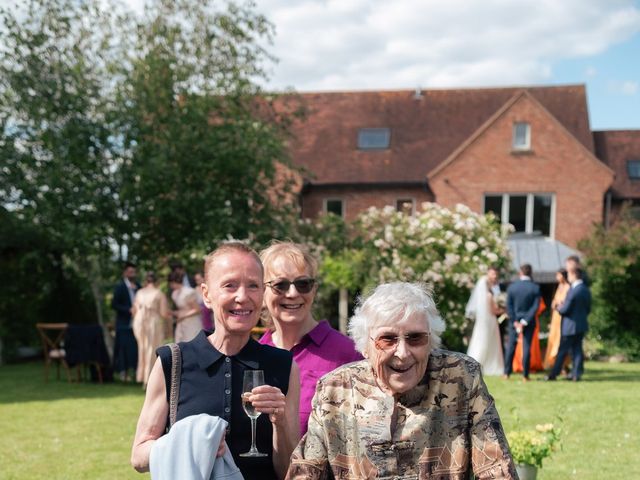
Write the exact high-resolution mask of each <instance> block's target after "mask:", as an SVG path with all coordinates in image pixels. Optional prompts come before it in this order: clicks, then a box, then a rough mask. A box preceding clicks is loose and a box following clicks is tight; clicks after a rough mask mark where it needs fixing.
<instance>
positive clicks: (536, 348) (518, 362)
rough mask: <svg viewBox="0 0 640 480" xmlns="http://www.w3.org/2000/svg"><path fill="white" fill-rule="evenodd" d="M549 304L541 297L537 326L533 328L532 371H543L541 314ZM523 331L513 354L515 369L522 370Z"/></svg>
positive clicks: (516, 370)
mask: <svg viewBox="0 0 640 480" xmlns="http://www.w3.org/2000/svg"><path fill="white" fill-rule="evenodd" d="M545 308H547V305H546V304H545V303H544V299H543V298H542V297H540V305H539V306H538V311H537V312H536V327H535V329H534V330H533V337H532V338H531V360H530V361H531V364H530V365H529V371H530V372H540V371H542V353H541V351H540V314H541V313H542V312H544V310H545ZM522 353H523V352H522V333H520V335H519V336H518V344H517V345H516V351H515V353H514V354H513V364H512V365H513V371H514V372H522Z"/></svg>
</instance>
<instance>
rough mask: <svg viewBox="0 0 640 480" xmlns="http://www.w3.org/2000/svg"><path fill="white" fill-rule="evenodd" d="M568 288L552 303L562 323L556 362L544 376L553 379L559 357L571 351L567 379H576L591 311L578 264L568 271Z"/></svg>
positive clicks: (582, 362) (586, 288)
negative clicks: (564, 294) (557, 301)
mask: <svg viewBox="0 0 640 480" xmlns="http://www.w3.org/2000/svg"><path fill="white" fill-rule="evenodd" d="M567 274H568V277H569V282H571V289H570V290H569V293H567V298H565V300H564V302H563V303H561V304H560V305H558V306H557V307H556V309H557V310H558V312H559V313H560V315H562V327H561V331H562V333H561V337H560V347H559V348H558V355H557V357H556V363H555V364H554V365H553V368H552V369H551V373H550V374H549V376H548V377H547V380H555V379H556V377H557V376H558V374H559V373H560V370H562V360H563V359H564V357H565V355H566V354H567V353H569V352H571V357H572V360H573V369H572V372H571V377H570V378H569V379H570V380H573V381H574V382H577V381H578V380H580V377H581V376H582V371H583V369H584V353H583V351H582V339H583V338H584V334H585V333H587V330H588V329H589V324H588V323H587V317H588V316H589V313H590V312H591V292H590V291H589V287H587V285H586V284H585V283H584V280H583V278H584V272H583V271H582V269H581V268H580V267H579V266H573V268H571V269H570V270H569V271H568V272H567Z"/></svg>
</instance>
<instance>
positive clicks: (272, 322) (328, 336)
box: [260, 242, 362, 435]
mask: <svg viewBox="0 0 640 480" xmlns="http://www.w3.org/2000/svg"><path fill="white" fill-rule="evenodd" d="M260 258H261V259H262V264H263V265H264V278H265V285H267V287H268V288H267V289H266V291H265V294H264V303H265V306H266V307H267V311H268V318H267V321H266V323H267V324H268V325H269V328H268V330H267V332H266V333H265V334H264V335H263V337H262V338H261V339H260V343H262V344H265V345H273V346H276V347H279V348H284V349H285V350H289V351H290V352H291V353H292V354H293V359H294V360H295V362H296V363H297V364H298V367H299V368H300V408H299V412H300V431H301V433H302V434H303V435H304V434H305V432H306V431H307V422H308V419H309V414H310V412H311V399H312V397H313V394H314V392H315V390H316V383H317V381H318V379H319V378H320V377H321V376H322V375H324V374H325V373H328V372H330V371H332V370H333V369H335V368H337V367H339V366H341V365H343V364H345V363H349V362H353V361H356V360H362V355H360V353H358V352H357V351H356V349H355V346H354V344H353V341H352V340H351V339H350V338H349V337H347V336H345V335H343V334H341V333H340V332H338V331H336V330H334V329H333V328H331V325H329V323H328V322H327V321H326V320H322V321H320V322H318V321H317V320H315V319H314V317H313V313H312V309H313V301H314V299H315V296H316V292H317V290H318V282H317V280H316V277H317V274H318V262H317V261H316V259H315V258H314V257H313V256H312V255H311V253H310V252H309V250H308V249H307V248H306V247H305V246H303V245H300V244H296V243H292V242H275V243H273V244H272V245H271V246H269V247H268V248H266V249H265V250H263V251H262V252H261V253H260Z"/></svg>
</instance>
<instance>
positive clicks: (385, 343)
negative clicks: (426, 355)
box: [371, 332, 431, 351]
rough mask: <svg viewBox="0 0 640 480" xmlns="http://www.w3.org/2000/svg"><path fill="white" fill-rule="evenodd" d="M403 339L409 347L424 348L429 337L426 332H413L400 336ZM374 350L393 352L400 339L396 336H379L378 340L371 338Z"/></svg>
mask: <svg viewBox="0 0 640 480" xmlns="http://www.w3.org/2000/svg"><path fill="white" fill-rule="evenodd" d="M402 336H403V337H404V341H405V342H406V344H407V345H408V346H410V347H424V346H425V345H426V344H427V343H429V338H430V337H431V335H429V333H428V332H413V333H407V334H405V335H402ZM371 340H373V342H374V344H375V346H376V348H377V349H378V350H384V351H389V350H395V349H396V348H397V347H398V342H399V341H400V337H399V336H398V335H392V334H389V335H380V336H379V337H378V338H375V339H374V338H372V339H371Z"/></svg>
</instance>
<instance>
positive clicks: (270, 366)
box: [131, 243, 300, 479]
mask: <svg viewBox="0 0 640 480" xmlns="http://www.w3.org/2000/svg"><path fill="white" fill-rule="evenodd" d="M262 277H263V272H262V264H261V263H260V261H259V258H258V256H257V254H256V253H255V252H254V251H253V250H251V249H249V248H248V247H246V246H245V245H243V244H241V243H228V244H223V245H222V246H221V247H219V248H218V249H217V250H215V251H214V252H212V253H211V254H209V255H208V256H207V259H206V260H205V279H206V283H205V284H203V285H202V291H203V300H204V302H205V304H206V305H207V306H208V307H209V308H211V309H212V310H213V312H214V315H215V327H216V328H215V331H214V333H213V334H211V335H209V336H208V337H207V336H206V334H205V332H200V334H199V335H198V336H197V337H196V338H195V339H193V340H192V341H190V342H185V343H180V350H181V356H182V370H181V378H180V389H179V396H178V408H177V420H180V419H182V418H185V417H188V416H191V415H196V414H200V413H207V414H210V415H216V416H219V417H220V418H223V419H225V420H226V421H227V422H228V423H229V427H228V432H227V435H226V445H227V448H229V450H230V451H231V453H232V455H233V457H234V461H235V462H236V465H237V466H238V467H239V468H240V471H241V472H242V474H243V476H244V477H245V478H246V479H252V478H260V479H263V478H264V479H271V478H273V479H277V478H280V479H281V478H284V476H285V474H286V471H287V468H288V465H289V458H290V456H291V452H292V451H293V449H294V447H295V446H296V444H297V442H298V440H299V436H300V435H299V426H298V401H299V390H300V385H299V378H298V376H299V372H298V368H297V366H296V364H295V362H293V360H292V356H291V354H290V353H289V352H287V351H285V350H280V349H277V348H273V347H269V346H267V345H260V344H259V343H258V342H256V341H254V340H253V339H251V329H252V328H253V327H254V326H255V325H256V324H257V321H258V316H259V313H260V310H261V307H262V299H263V298H262V297H263V294H264V284H263V278H262ZM158 355H159V358H158V359H157V361H156V363H155V365H154V367H153V371H152V372H151V376H150V378H149V384H148V387H147V395H146V398H145V403H144V405H143V407H142V412H141V413H140V418H139V420H138V426H137V429H136V436H135V439H134V444H133V449H132V455H131V462H132V464H133V466H134V467H135V468H136V470H138V471H141V472H142V471H148V469H149V454H150V451H151V448H152V446H153V443H154V442H155V440H156V439H158V438H159V437H160V436H162V435H163V434H164V433H165V429H166V425H167V418H168V412H169V399H168V391H169V386H170V372H171V354H170V351H169V348H167V347H160V348H159V349H158ZM247 369H249V370H263V371H264V375H265V385H263V386H261V387H256V388H254V389H253V391H252V395H251V397H250V401H251V402H252V403H253V405H254V406H255V408H256V410H258V411H260V412H261V413H262V415H260V417H259V418H258V426H257V447H258V450H260V451H261V452H263V453H266V454H267V455H268V456H267V457H262V458H247V457H240V456H239V454H240V453H244V452H247V451H248V450H249V448H250V445H251V423H250V420H249V417H248V416H247V415H246V414H245V413H244V410H243V409H242V404H241V394H242V379H243V372H244V371H245V370H247ZM218 453H221V452H220V451H219V452H218ZM211 454H212V455H216V452H211Z"/></svg>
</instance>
